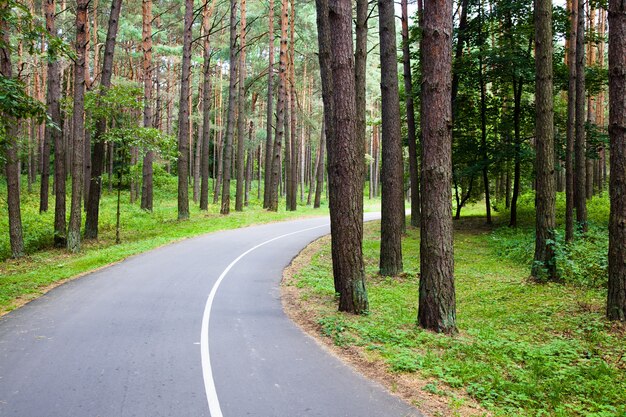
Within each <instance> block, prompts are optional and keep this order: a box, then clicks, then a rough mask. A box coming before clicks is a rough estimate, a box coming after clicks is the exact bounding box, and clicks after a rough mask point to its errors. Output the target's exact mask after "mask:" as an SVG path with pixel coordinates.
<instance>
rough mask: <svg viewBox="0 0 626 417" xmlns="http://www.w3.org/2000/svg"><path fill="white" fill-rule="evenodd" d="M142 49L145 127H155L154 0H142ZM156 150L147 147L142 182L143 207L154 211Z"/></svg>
mask: <svg viewBox="0 0 626 417" xmlns="http://www.w3.org/2000/svg"><path fill="white" fill-rule="evenodd" d="M142 11H143V13H142V17H143V19H142V20H143V27H142V38H143V42H142V49H143V89H144V105H143V127H147V128H150V127H153V120H152V0H143V1H142ZM153 160H154V151H153V150H151V149H146V153H145V155H144V157H143V167H142V182H141V208H142V209H143V210H148V211H152V205H153V200H152V173H153V170H152V161H153Z"/></svg>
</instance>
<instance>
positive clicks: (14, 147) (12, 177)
mask: <svg viewBox="0 0 626 417" xmlns="http://www.w3.org/2000/svg"><path fill="white" fill-rule="evenodd" d="M8 8H9V5H8V2H7V1H6V0H0V10H1V11H2V15H3V16H4V15H5V13H10V12H8V11H7V9H8ZM0 32H1V33H2V44H1V45H0V73H2V75H3V76H4V77H6V78H12V77H13V68H12V66H11V51H10V47H9V45H10V37H9V33H10V29H9V25H8V22H7V21H6V20H5V19H2V18H0ZM5 117H6V116H5V115H3V118H5ZM3 122H4V123H6V126H5V129H6V138H7V141H6V144H5V155H6V161H5V164H4V169H5V174H6V178H7V209H8V215H9V242H10V245H11V255H12V256H13V257H14V258H19V257H21V256H23V255H24V238H23V232H22V213H21V208H20V170H19V156H18V155H19V149H18V147H19V143H18V140H17V137H18V127H17V126H18V125H17V121H16V120H14V119H8V118H7V119H6V121H3Z"/></svg>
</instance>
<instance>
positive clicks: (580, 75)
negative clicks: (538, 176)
mask: <svg viewBox="0 0 626 417" xmlns="http://www.w3.org/2000/svg"><path fill="white" fill-rule="evenodd" d="M576 36H577V37H576V142H575V151H574V153H575V155H574V158H575V163H574V169H575V171H574V207H575V208H576V222H577V223H578V228H579V230H580V231H581V232H583V233H584V232H586V231H587V199H586V184H587V181H586V175H585V174H586V159H587V156H586V152H585V2H584V1H582V0H579V2H578V33H577V34H576Z"/></svg>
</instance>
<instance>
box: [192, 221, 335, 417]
mask: <svg viewBox="0 0 626 417" xmlns="http://www.w3.org/2000/svg"><path fill="white" fill-rule="evenodd" d="M322 227H328V223H327V224H324V225H321V226H315V227H309V228H308V229H302V230H298V231H295V232H291V233H287V234H284V235H280V236H277V237H275V238H272V239H270V240H266V241H265V242H263V243H259V244H258V245H256V246H255V247H253V248H251V249H248V250H247V251H245V252H244V253H242V254H241V255H239V256H238V257H237V258H236V259H235V260H234V261H232V262H231V263H230V265H228V266H227V267H226V269H224V272H222V274H221V275H220V276H219V278H218V279H217V281H215V284H213V288H211V292H210V293H209V298H208V299H207V301H206V305H205V307H204V315H203V316H202V329H201V331H200V352H201V356H202V376H203V377H204V389H205V391H206V398H207V401H208V403H209V412H210V413H211V417H223V414H222V409H221V407H220V401H219V399H218V398H217V391H216V390H215V381H214V380H213V370H212V368H211V356H210V354H209V321H210V319H211V307H212V306H213V300H214V299H215V294H216V293H217V290H218V288H219V287H220V284H221V283H222V281H223V280H224V277H226V274H228V272H229V271H230V270H231V269H232V268H233V266H235V264H237V262H239V261H240V260H241V258H243V257H244V256H246V255H247V254H249V253H250V252H252V251H254V250H256V249H258V248H260V247H261V246H264V245H267V244H268V243H271V242H273V241H275V240H278V239H282V238H284V237H287V236H291V235H295V234H298V233H303V232H308V231H309V230H315V229H321V228H322Z"/></svg>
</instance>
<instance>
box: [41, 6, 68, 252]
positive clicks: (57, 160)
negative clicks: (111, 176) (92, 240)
mask: <svg viewBox="0 0 626 417" xmlns="http://www.w3.org/2000/svg"><path fill="white" fill-rule="evenodd" d="M55 14H56V7H55V3H54V0H47V1H46V28H47V30H48V33H49V34H50V35H51V36H55V35H56V29H55V24H54V23H55V22H54V17H55ZM48 48H50V46H48ZM49 52H56V51H50V49H49ZM60 98H61V67H60V62H59V61H58V59H57V58H56V57H50V59H49V61H48V93H47V98H46V101H47V108H48V115H49V116H50V119H51V121H52V123H54V124H55V125H56V126H50V125H49V124H46V127H45V147H44V152H43V153H44V163H43V165H44V168H43V170H42V174H41V176H42V180H41V187H42V202H41V205H40V210H41V211H45V210H47V209H48V197H47V194H48V177H49V171H48V170H49V169H50V156H49V153H50V145H51V144H52V143H54V193H55V207H54V244H55V246H61V247H63V246H65V243H66V242H65V227H66V225H65V222H66V218H65V164H64V162H65V161H64V159H65V155H64V149H63V136H62V133H61V130H60V129H61V126H62V123H63V122H62V119H61V103H60ZM46 166H47V168H46ZM44 181H45V184H44ZM44 187H45V189H46V190H45V191H43V188H44ZM43 193H45V194H46V195H45V197H44V196H43ZM44 198H45V200H46V201H45V204H44V201H43V199H44ZM44 207H45V210H44Z"/></svg>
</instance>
